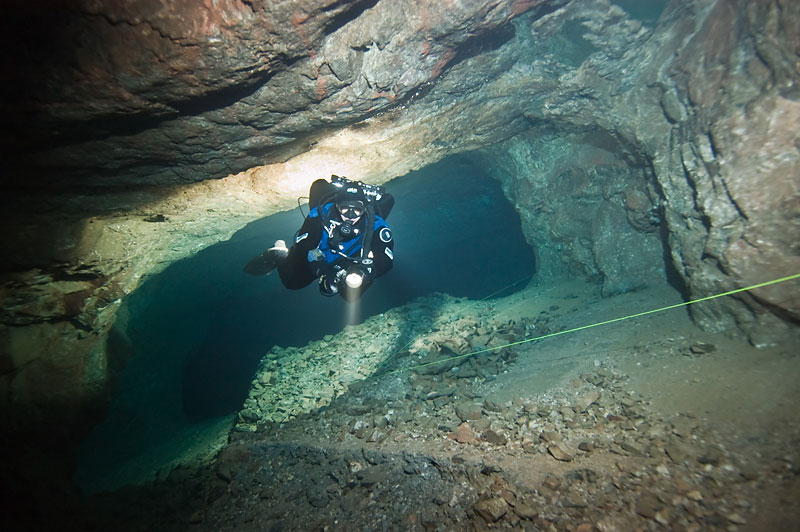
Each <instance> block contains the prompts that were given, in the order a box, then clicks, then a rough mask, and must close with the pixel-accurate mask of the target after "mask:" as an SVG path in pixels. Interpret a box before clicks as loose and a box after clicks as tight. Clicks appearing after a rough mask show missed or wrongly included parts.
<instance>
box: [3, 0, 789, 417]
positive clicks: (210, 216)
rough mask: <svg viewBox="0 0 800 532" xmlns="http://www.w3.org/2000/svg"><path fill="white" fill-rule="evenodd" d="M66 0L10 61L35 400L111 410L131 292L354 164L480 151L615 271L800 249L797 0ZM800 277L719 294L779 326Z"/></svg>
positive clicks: (736, 322)
mask: <svg viewBox="0 0 800 532" xmlns="http://www.w3.org/2000/svg"><path fill="white" fill-rule="evenodd" d="M64 6H66V7H64V8H63V9H66V11H65V12H63V13H62V12H61V11H58V12H55V15H53V16H51V17H49V18H48V17H45V18H44V19H43V18H42V17H41V16H40V14H39V13H38V12H37V11H36V10H35V9H33V8H31V9H28V10H23V11H24V12H23V15H24V16H23V17H22V22H25V23H26V25H25V26H24V27H31V24H34V25H35V24H40V27H42V28H43V33H44V34H46V35H47V36H48V39H45V40H43V42H38V41H36V34H33V36H31V34H30V32H27V33H22V34H20V32H11V31H10V32H7V33H6V34H5V36H4V38H7V39H8V38H10V37H9V35H11V36H12V37H13V36H16V35H21V36H20V37H19V38H20V40H21V42H22V44H23V45H26V44H28V45H30V46H29V48H30V53H28V54H21V55H14V56H12V58H11V59H9V61H10V62H11V65H12V67H14V68H16V69H18V70H19V71H20V77H19V79H20V82H19V83H18V84H16V85H14V86H13V87H12V88H9V86H6V87H5V88H4V90H5V91H6V94H5V96H6V98H5V99H4V105H5V110H6V111H8V114H9V116H10V122H9V123H10V124H11V125H12V126H13V127H10V128H8V130H7V131H6V132H5V133H4V135H5V136H4V140H6V141H8V142H7V143H6V146H7V147H10V148H7V149H10V150H12V151H13V152H17V153H14V154H13V155H14V156H10V155H9V156H7V157H5V158H4V164H5V165H6V166H7V167H8V168H9V169H10V170H11V172H7V173H6V175H14V176H17V179H15V180H7V181H6V182H4V194H3V201H4V204H3V207H4V208H3V209H2V223H3V228H4V231H3V235H2V238H0V252H2V254H3V255H4V256H5V257H9V258H8V259H7V261H6V262H5V263H4V265H3V269H2V275H3V282H2V288H1V289H0V296H1V297H2V308H0V321H1V322H2V326H0V346H2V350H1V352H2V358H1V359H0V364H2V368H3V370H2V372H1V373H0V391H2V397H3V401H4V403H3V408H2V415H3V418H2V419H1V420H0V421H1V422H3V424H4V425H5V426H7V427H17V428H20V429H21V430H22V429H25V428H26V427H27V428H31V427H43V426H45V424H46V423H52V424H53V426H56V425H58V426H63V425H69V424H70V423H71V422H72V421H74V424H75V425H76V426H84V425H85V423H86V421H87V415H86V412H87V411H92V412H94V411H96V409H99V408H101V407H102V405H103V404H104V402H105V400H106V397H107V394H108V393H109V389H110V388H109V385H110V383H111V382H112V381H113V373H114V371H115V370H114V368H116V367H117V366H116V362H115V361H114V360H109V358H108V350H107V346H106V342H107V340H108V330H109V328H110V326H111V324H112V323H113V320H114V319H115V316H116V313H117V310H118V309H119V306H120V303H121V299H122V298H123V297H124V296H125V295H126V294H129V293H130V292H131V291H132V290H134V289H135V288H136V286H138V284H139V283H140V282H141V280H142V279H143V278H146V277H147V276H148V275H152V274H153V273H154V272H157V271H159V270H160V269H163V267H164V266H165V265H167V264H169V263H171V262H173V261H175V260H178V259H180V258H181V257H185V256H187V255H190V254H192V253H195V252H197V251H198V250H199V249H202V248H204V247H206V246H208V245H211V244H212V243H214V242H217V241H219V240H221V239H225V238H228V236H229V235H230V234H232V233H233V232H234V231H235V230H236V229H238V228H240V227H242V226H243V225H244V224H245V223H247V222H248V221H250V220H253V219H256V218H259V217H262V216H266V215H268V214H271V213H274V212H277V211H279V210H285V209H288V208H291V207H293V206H294V205H295V204H296V203H295V202H296V198H297V197H298V196H302V195H304V194H306V192H307V189H308V185H309V184H310V183H311V181H313V180H314V179H316V178H318V177H325V176H326V175H327V174H330V173H337V174H340V175H349V176H352V177H358V178H361V179H364V180H366V181H369V182H374V183H383V182H386V181H387V180H389V179H391V178H393V177H395V176H397V175H402V174H404V173H406V172H408V171H410V170H413V169H417V168H421V167H423V166H425V165H427V164H430V163H433V162H435V161H437V160H439V159H441V158H443V157H445V156H447V155H451V154H454V153H462V152H475V151H476V150H480V151H478V152H476V153H475V155H474V160H476V161H478V162H479V163H480V164H482V165H483V166H484V167H485V168H487V169H490V170H491V171H492V172H493V174H494V175H495V176H496V177H497V178H498V179H500V180H501V182H502V183H503V185H504V187H505V189H506V191H507V193H508V195H509V198H510V199H512V201H515V202H516V206H517V209H518V211H519V212H520V214H521V216H522V218H523V219H524V220H525V223H526V231H527V234H528V238H529V240H530V241H531V243H532V244H534V245H535V246H537V249H538V250H539V253H540V254H541V256H540V260H541V263H540V265H539V266H543V270H542V271H543V273H542V275H543V280H548V279H556V278H557V277H558V276H563V275H575V274H579V275H585V276H587V277H589V278H592V279H595V280H597V281H598V282H599V283H600V286H601V289H602V290H603V291H604V293H607V294H612V293H616V292H619V291H624V290H628V289H633V288H636V286H637V284H636V283H643V282H645V280H647V281H648V282H649V281H652V280H662V279H663V278H664V270H666V269H668V268H667V267H668V266H669V265H667V264H665V263H664V262H663V261H661V259H662V258H663V250H664V249H666V250H667V252H668V256H669V261H671V266H672V267H674V268H675V270H676V271H677V273H678V274H679V276H680V278H681V282H682V283H683V285H684V286H685V289H686V291H687V293H688V295H690V296H692V297H696V296H704V295H708V294H711V293H717V292H721V291H725V290H729V289H732V288H736V287H740V286H745V285H748V284H751V283H754V282H759V281H764V280H768V279H767V278H774V277H779V276H782V275H790V274H793V273H796V272H798V271H800V258H798V254H799V250H798V247H797V242H798V241H800V239H798V235H800V231H798V229H800V202H798V188H800V187H799V186H798V175H800V171H798V170H800V168H798V159H799V158H798V145H800V141H799V140H798V131H800V128H798V127H797V125H798V123H799V122H800V107H799V104H798V86H797V83H798V77H799V76H798V66H797V65H798V64H800V63H799V62H798V49H799V48H800V37H798V30H797V28H798V27H800V6H799V5H798V3H797V2H793V1H789V0H775V1H771V2H746V1H745V0H693V1H689V0H686V1H675V2H672V3H671V4H670V5H669V6H668V7H667V9H666V10H665V11H664V12H663V13H662V14H661V15H660V18H659V19H658V22H657V23H656V22H655V21H654V20H637V19H634V18H631V17H630V16H628V15H627V13H626V12H625V11H624V10H623V9H621V8H620V7H619V6H616V5H614V4H613V3H611V2H609V1H607V0H591V1H573V2H568V1H544V0H542V1H533V0H531V1H520V0H517V1H510V0H509V1H497V2H479V1H474V2H454V3H453V4H452V5H451V6H449V7H448V9H442V8H441V5H440V3H439V2H434V1H430V2H429V1H424V0H419V1H417V2H416V3H414V4H413V5H412V4H406V3H402V2H390V1H387V0H373V1H369V2H364V1H361V2H330V1H328V2H326V1H303V2H293V3H291V4H288V3H282V4H273V3H271V2H248V3H242V4H239V3H234V2H231V3H227V2H221V3H218V4H216V5H215V6H216V7H202V8H198V9H194V6H195V4H194V3H188V2H187V3H182V2H156V1H154V0H141V1H139V2H129V3H125V4H124V5H123V4H118V3H115V2H80V1H79V2H71V3H65V4H64ZM59 17H60V18H59ZM20 22H21V21H20V20H19V19H17V18H14V17H9V18H8V19H7V20H6V21H5V22H4V24H6V25H7V26H8V28H7V29H9V30H10V29H11V26H13V25H15V24H16V25H19V24H18V23H20ZM62 22H63V23H62ZM20 26H21V25H20ZM21 27H22V26H21ZM64 39H66V40H64ZM16 44H17V45H18V44H19V43H16ZM56 51H58V53H56ZM64 54H67V56H68V57H65V56H64ZM20 58H21V59H20ZM550 179H555V181H550ZM559 192H571V193H572V194H573V196H574V198H573V199H571V200H570V201H568V202H563V203H562V202H556V201H555V200H554V198H555V197H556V195H557V193H559ZM595 193H597V194H599V195H600V196H601V197H602V199H600V197H595ZM576 213H577V214H576ZM589 213H592V217H593V218H594V219H593V220H592V222H593V223H590V222H589V220H590V217H589ZM598 221H599V223H596V222H598ZM651 223H652V224H654V226H653V227H651V226H649V225H648V224H651ZM656 225H657V226H658V231H654V230H653V228H654V227H655V226H656ZM612 231H620V232H621V233H620V234H624V235H625V236H626V238H625V240H624V246H622V248H621V249H622V251H623V253H621V254H615V253H614V244H615V242H613V241H611V240H609V239H608V238H609V236H610V235H611V232H612ZM659 231H661V232H659ZM661 235H665V238H664V239H661V240H659V236H661ZM543 237H546V241H547V242H552V243H553V244H552V245H550V247H548V246H546V245H542V239H543ZM633 256H636V257H637V260H636V261H633V262H631V261H629V260H627V259H628V258H629V257H633ZM659 261H661V262H659ZM545 276H548V277H545ZM631 280H635V281H636V282H635V283H633V284H631ZM797 288H798V287H797V283H796V282H794V283H793V284H785V285H780V286H775V287H772V288H763V289H760V290H757V291H754V292H751V293H748V294H743V295H739V296H737V297H736V298H726V299H724V300H716V301H714V302H711V303H709V304H707V305H704V306H703V307H699V306H697V307H693V308H692V313H693V316H694V318H695V319H696V321H697V322H698V323H699V324H701V325H702V326H703V327H706V328H708V329H714V330H730V331H740V332H742V333H743V334H746V335H748V337H749V338H750V339H751V341H753V342H754V343H756V344H758V345H765V344H769V343H772V342H777V341H781V339H782V338H785V335H787V334H796V332H797V327H796V324H797V323H798V321H800V290H798V289H797ZM62 406H63V407H64V408H61V407H62ZM91 417H92V416H88V418H89V419H91ZM77 432H80V430H78V431H77Z"/></svg>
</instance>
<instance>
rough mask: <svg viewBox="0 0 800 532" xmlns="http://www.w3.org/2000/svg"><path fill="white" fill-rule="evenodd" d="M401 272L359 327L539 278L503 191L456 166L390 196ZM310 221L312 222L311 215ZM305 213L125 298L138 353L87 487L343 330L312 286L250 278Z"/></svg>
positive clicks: (371, 299)
mask: <svg viewBox="0 0 800 532" xmlns="http://www.w3.org/2000/svg"><path fill="white" fill-rule="evenodd" d="M386 188H387V190H388V191H389V192H391V193H392V194H393V195H394V196H395V198H396V203H395V207H394V210H393V211H392V213H391V215H390V216H389V218H388V220H387V221H388V223H389V225H390V226H391V228H392V231H393V234H394V239H395V266H394V269H393V270H392V271H390V272H389V273H388V274H386V275H385V276H383V277H381V278H379V279H378V280H377V281H376V282H375V284H374V285H373V286H372V287H371V288H370V289H369V291H367V292H366V294H365V295H364V297H363V298H362V301H361V303H360V308H359V309H358V318H359V319H357V320H356V321H357V322H361V321H363V319H366V318H367V317H370V316H372V315H375V314H378V313H380V312H383V311H385V310H387V309H389V308H392V307H395V306H398V305H402V304H403V303H405V302H407V301H410V300H412V299H414V298H416V297H419V296H422V295H425V294H428V293H431V292H445V293H449V294H451V295H454V296H465V297H469V298H475V299H477V298H483V297H486V296H489V295H491V294H493V293H495V292H496V291H498V290H502V289H503V288H505V287H508V286H509V285H510V284H512V283H516V282H518V283H519V284H517V285H516V286H513V287H510V288H507V289H506V290H504V291H502V292H500V293H498V294H497V295H498V296H502V295H508V294H509V293H510V292H511V291H513V290H514V289H516V288H521V287H522V286H524V285H525V283H526V282H527V280H528V279H530V277H531V276H532V274H533V272H534V257H533V252H532V250H531V248H530V247H529V246H528V245H527V244H526V242H525V240H524V237H523V235H522V231H521V228H520V221H519V217H518V216H517V214H516V212H515V211H514V210H513V208H512V207H511V205H510V204H509V203H508V201H507V200H506V198H505V196H504V195H503V193H502V190H501V189H500V186H499V184H498V183H497V182H495V181H494V180H491V179H489V178H486V177H484V176H483V175H481V174H480V172H479V171H478V170H477V169H476V168H475V167H473V166H471V165H470V164H469V163H468V162H467V161H466V159H463V158H456V157H454V158H450V159H448V160H445V161H443V162H440V163H438V164H436V165H432V166H430V167H427V168H425V169H423V170H420V171H417V172H413V173H411V174H408V175H406V176H404V177H401V178H398V179H395V180H394V181H392V182H391V183H389V184H387V187H386ZM304 212H305V211H304ZM302 221H303V219H302V215H301V214H300V213H299V211H298V210H294V211H291V212H286V213H281V214H277V215H274V216H270V217H268V218H265V219H262V220H259V221H256V222H253V223H251V224H249V225H248V226H246V227H245V228H243V229H242V230H241V231H239V232H237V233H236V234H235V235H234V236H233V237H232V238H231V239H230V240H229V241H227V242H222V243H219V244H217V245H214V246H211V247H209V248H207V249H205V250H203V251H201V252H199V253H197V254H196V255H194V256H192V257H190V258H187V259H185V260H182V261H179V262H178V263H175V264H173V265H171V266H169V267H168V268H167V269H166V270H165V271H164V272H162V273H161V274H159V275H157V276H154V277H153V278H151V279H150V280H148V281H146V282H145V283H144V284H143V285H142V286H141V287H140V288H139V289H138V290H137V291H136V292H135V293H134V294H132V295H131V296H130V297H129V300H128V302H127V303H128V306H129V310H130V318H129V322H128V327H127V334H128V337H129V339H130V342H131V343H132V346H133V351H134V353H133V354H132V356H131V357H130V361H129V363H128V365H127V367H126V369H125V372H124V374H123V379H122V382H121V383H120V388H119V391H118V393H117V394H116V396H115V397H114V399H113V401H112V405H111V408H110V410H109V415H108V419H107V420H106V421H105V422H104V423H101V424H100V425H99V426H98V427H97V428H96V430H95V431H94V433H93V434H92V436H91V437H90V438H89V439H88V440H87V442H85V445H84V451H85V456H84V460H83V462H82V472H81V474H80V475H79V478H80V477H83V478H84V479H90V478H91V477H92V476H93V475H94V474H102V470H103V469H105V468H106V467H107V465H108V464H111V463H113V462H114V461H117V460H120V459H122V458H125V457H127V456H133V455H135V454H137V453H138V452H141V450H142V449H144V448H147V447H148V446H151V445H153V444H156V443H157V442H158V441H159V440H160V439H163V438H164V437H165V435H166V434H169V433H170V432H172V431H174V430H176V429H177V428H178V427H180V426H185V425H187V424H191V423H197V422H200V421H203V420H208V419H211V418H215V417H219V416H223V415H225V414H229V413H233V412H235V411H237V410H238V409H239V408H240V407H241V405H242V402H243V401H244V399H245V398H246V396H247V392H248V390H249V386H250V381H251V379H252V375H253V373H254V371H255V369H256V367H257V365H258V362H259V361H260V359H261V357H262V356H263V354H264V353H266V352H267V351H268V350H269V349H270V348H271V347H272V346H273V345H280V346H292V345H295V346H301V345H305V344H306V343H308V342H309V341H311V340H314V339H318V338H321V337H322V336H324V335H325V334H336V333H337V332H339V331H341V330H342V328H343V327H344V326H345V324H346V320H347V316H348V308H347V306H348V303H346V302H344V301H343V300H341V299H340V298H338V297H336V298H325V297H323V296H321V295H320V294H319V291H318V288H317V285H316V283H314V284H312V285H311V286H309V287H307V288H305V289H303V290H300V291H290V290H286V289H285V288H284V287H283V286H282V285H281V283H280V280H279V278H278V277H277V274H272V275H269V276H266V277H251V276H248V275H246V274H244V273H243V272H242V266H243V265H244V264H245V263H246V262H247V261H248V260H249V259H250V258H252V257H253V256H254V255H257V254H258V253H260V252H262V251H263V250H264V249H266V248H267V247H269V246H270V245H272V242H274V241H275V240H276V239H278V238H282V239H284V240H286V241H287V242H290V241H291V239H292V238H293V236H294V233H295V231H296V230H297V229H298V228H299V227H300V225H301V224H302Z"/></svg>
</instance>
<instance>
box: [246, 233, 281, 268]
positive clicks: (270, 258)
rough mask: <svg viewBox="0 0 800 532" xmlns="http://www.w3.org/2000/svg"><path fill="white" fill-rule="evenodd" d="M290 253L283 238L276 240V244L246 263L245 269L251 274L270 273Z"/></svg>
mask: <svg viewBox="0 0 800 532" xmlns="http://www.w3.org/2000/svg"><path fill="white" fill-rule="evenodd" d="M288 254H289V250H288V249H286V243H285V242H284V241H283V240H278V241H277V242H275V246H273V247H271V248H269V249H268V250H266V251H265V252H264V253H262V254H260V255H257V256H255V257H253V258H252V259H251V260H250V262H248V263H247V264H245V265H244V269H243V271H244V272H245V273H249V274H250V275H269V274H270V273H272V270H274V269H275V267H276V266H277V265H278V263H279V262H280V261H282V260H283V259H285V258H286V256H287V255H288Z"/></svg>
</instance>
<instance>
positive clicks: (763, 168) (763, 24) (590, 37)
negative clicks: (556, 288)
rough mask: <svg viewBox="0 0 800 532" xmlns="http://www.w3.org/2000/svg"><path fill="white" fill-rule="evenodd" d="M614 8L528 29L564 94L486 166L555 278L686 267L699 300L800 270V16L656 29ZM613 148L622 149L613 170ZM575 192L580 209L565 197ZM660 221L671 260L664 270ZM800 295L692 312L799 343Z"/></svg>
mask: <svg viewBox="0 0 800 532" xmlns="http://www.w3.org/2000/svg"><path fill="white" fill-rule="evenodd" d="M606 7H607V6H606V5H605V4H604V3H602V2H596V3H584V4H581V6H580V7H579V8H576V9H571V10H559V11H556V12H554V13H552V14H551V15H549V16H548V17H545V18H543V19H536V20H533V21H532V23H531V24H530V26H528V27H527V28H525V29H528V32H529V33H528V34H529V35H530V46H529V47H528V50H529V53H532V55H533V56H534V57H535V59H533V60H531V62H530V63H525V64H524V66H525V67H526V68H529V69H532V70H535V71H537V73H539V74H540V76H539V77H540V78H547V76H546V73H547V74H551V81H553V90H550V91H546V92H542V93H540V94H538V97H536V98H534V99H532V100H528V101H526V102H524V103H523V104H522V105H523V107H524V108H525V111H524V114H525V116H526V118H528V119H529V120H530V122H531V128H530V129H529V130H528V131H526V132H525V133H524V135H522V136H519V137H517V138H514V139H512V140H509V141H506V142H505V143H503V144H500V145H498V146H493V147H491V148H486V149H482V150H480V152H479V154H478V156H477V158H478V159H479V160H482V161H483V165H484V166H485V168H487V170H489V171H492V172H493V173H494V174H495V175H496V177H498V178H499V179H501V181H502V182H503V183H504V186H505V187H506V189H507V190H508V193H509V195H510V197H512V198H516V201H517V202H518V210H519V211H520V214H521V216H522V218H523V220H524V221H525V225H526V230H527V235H528V239H529V241H530V242H531V243H532V244H533V245H536V244H537V243H538V244H539V246H538V247H537V249H538V250H539V253H540V255H541V256H540V259H541V262H540V267H542V268H544V271H545V272H549V275H551V276H553V277H556V276H558V274H559V273H562V274H570V275H571V274H574V273H576V272H578V273H582V274H584V275H587V276H588V277H590V278H596V279H599V280H601V281H602V283H603V291H604V292H606V293H613V292H614V291H615V290H617V289H625V288H626V287H630V288H635V287H636V284H632V285H631V284H626V282H625V281H627V282H630V281H631V280H634V279H637V280H640V281H639V282H640V283H645V282H646V281H652V280H658V278H659V277H661V278H662V279H664V280H666V279H665V278H664V275H665V273H666V272H667V271H668V270H670V269H671V268H674V269H675V270H676V271H677V273H678V275H679V277H680V281H681V284H682V285H683V286H684V287H685V289H686V291H687V295H688V296H689V297H691V298H697V297H703V296H706V295H709V294H714V293H720V292H725V291H728V290H732V289H736V288H739V287H742V286H748V285H751V284H756V283H759V282H764V281H770V280H772V279H776V278H781V277H784V276H789V275H792V274H796V273H798V272H800V256H798V246H797V242H798V236H800V194H799V193H800V172H799V171H798V170H800V166H798V165H799V164H800V157H798V145H799V144H798V139H799V138H800V137H799V136H798V131H800V129H799V128H798V127H797V126H798V125H800V120H798V118H800V115H798V113H799V112H800V105H799V104H798V67H797V65H798V63H797V50H798V48H797V43H798V39H800V35H799V34H800V32H798V30H797V29H796V28H797V26H796V24H795V22H797V21H800V8H798V6H797V5H796V3H787V2H768V3H747V4H745V3H741V2H734V1H717V2H713V1H708V2H702V1H701V2H690V3H689V2H673V3H671V4H670V6H669V7H668V8H667V9H666V11H665V12H664V14H663V15H662V16H661V18H660V19H659V23H658V25H657V27H656V28H655V29H654V30H653V31H650V30H649V29H647V28H643V27H642V26H641V25H640V24H639V23H638V22H637V21H634V20H631V19H629V18H627V17H624V16H620V15H621V13H620V11H619V10H617V9H614V8H613V7H612V8H611V9H606ZM554 19H561V20H560V24H557V25H553V20H554ZM524 20H525V19H522V18H521V19H519V20H518V21H517V25H518V28H520V29H521V31H520V32H519V33H520V34H523V31H524V30H523V21H524ZM570 24H572V25H573V27H575V24H578V25H579V26H580V27H581V28H582V29H581V31H580V35H579V36H578V37H577V38H576V37H575V34H574V33H573V38H572V39H568V40H564V35H563V33H562V34H555V33H552V32H551V29H552V28H554V27H558V28H567V27H569V25H570ZM575 57H579V58H580V61H579V62H578V61H575ZM570 59H571V60H570ZM519 64H520V63H517V64H515V68H519ZM604 139H605V140H604ZM598 141H599V144H600V145H601V147H602V145H603V144H605V145H606V149H607V150H608V153H616V154H617V160H616V162H613V163H612V164H611V166H610V165H609V161H608V160H604V158H603V156H598V155H597V153H598V152H597V147H598V146H597V145H596V144H598ZM598 157H599V158H598ZM593 158H595V159H594V160H592V159H593ZM615 164H616V165H618V169H616V170H614V169H613V165H615ZM637 169H638V170H637ZM625 174H627V175H625ZM552 178H555V179H552ZM609 178H610V180H609ZM581 184H583V185H584V186H589V187H594V188H595V191H596V192H597V195H595V194H590V195H589V196H588V199H589V203H593V202H606V204H607V205H606V206H607V207H608V208H607V209H606V208H603V209H601V210H599V211H595V210H594V209H593V208H592V207H588V208H587V204H586V202H584V201H583V200H582V198H581V191H580V190H579V187H580V186H581ZM569 187H576V188H574V189H573V197H571V198H568V199H567V198H564V197H563V196H561V195H560V194H557V193H556V192H557V191H558V190H559V189H561V190H563V191H570V190H571V189H570V188H569ZM615 187H616V188H615ZM626 187H627V189H626V190H624V191H623V190H622V189H624V188H626ZM615 190H616V192H615ZM601 198H602V199H601ZM547 211H550V212H547ZM587 212H593V213H595V216H594V219H593V220H594V223H593V224H592V223H590V222H589V220H590V217H589V216H587V214H586V213H587ZM623 215H624V218H625V220H626V221H627V223H625V222H624V221H623ZM651 222H652V223H653V224H658V225H660V226H661V227H660V231H661V232H663V233H664V234H665V237H666V238H665V240H664V246H665V249H666V250H667V252H668V258H667V260H668V261H670V262H671V264H669V263H668V264H663V263H662V264H661V265H659V261H658V259H657V257H659V255H660V253H659V246H658V245H657V243H656V240H655V237H657V236H658V235H659V234H660V233H659V232H654V231H653V229H654V227H648V226H647V224H648V223H651ZM570 226H571V228H570ZM611 231H619V233H618V234H619V235H622V236H623V238H622V239H621V241H620V242H618V243H617V244H618V245H619V246H620V251H619V254H618V255H617V257H614V249H613V247H614V243H613V242H609V241H606V242H603V236H604V235H610V234H612V233H611ZM542 243H545V245H542ZM645 257H647V258H646V259H645ZM631 258H634V259H635V260H630V259H631ZM609 259H610V260H609ZM615 259H616V260H615ZM548 264H549V265H550V266H548ZM622 280H625V281H622ZM797 286H798V283H797V281H793V282H791V283H789V284H785V285H777V286H772V287H767V288H762V289H758V290H754V291H751V292H748V293H746V294H741V295H737V296H736V297H731V298H725V299H719V300H715V301H712V302H709V303H707V304H705V305H702V306H700V305H698V306H692V307H690V311H691V313H692V316H693V318H694V319H695V321H696V322H697V323H698V324H699V325H700V326H702V327H704V328H706V329H709V330H715V331H722V330H727V331H731V332H741V333H744V334H745V335H746V336H747V337H748V338H749V340H750V341H751V342H753V343H754V344H755V345H769V344H774V343H777V342H781V341H786V340H787V338H790V339H792V341H796V335H797V327H796V325H797V323H798V317H800V315H798V308H799V307H798V304H800V297H798V290H797Z"/></svg>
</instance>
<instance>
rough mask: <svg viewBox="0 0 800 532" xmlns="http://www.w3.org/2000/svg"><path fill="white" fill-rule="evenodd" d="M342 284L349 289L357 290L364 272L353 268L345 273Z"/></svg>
mask: <svg viewBox="0 0 800 532" xmlns="http://www.w3.org/2000/svg"><path fill="white" fill-rule="evenodd" d="M344 282H345V283H346V284H347V286H348V287H350V288H359V287H360V286H361V284H362V283H363V282H364V272H362V271H361V270H360V269H358V268H353V269H351V270H350V271H348V272H347V276H346V277H345V278H344Z"/></svg>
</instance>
